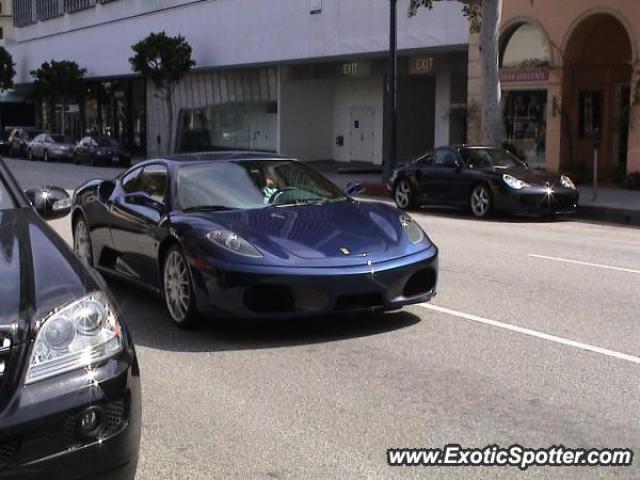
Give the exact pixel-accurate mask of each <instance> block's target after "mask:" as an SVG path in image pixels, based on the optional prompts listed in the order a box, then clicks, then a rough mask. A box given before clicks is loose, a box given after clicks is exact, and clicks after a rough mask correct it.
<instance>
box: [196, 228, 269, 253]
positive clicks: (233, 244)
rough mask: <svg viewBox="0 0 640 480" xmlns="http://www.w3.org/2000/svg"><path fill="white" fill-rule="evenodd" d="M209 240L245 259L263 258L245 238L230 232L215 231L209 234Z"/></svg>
mask: <svg viewBox="0 0 640 480" xmlns="http://www.w3.org/2000/svg"><path fill="white" fill-rule="evenodd" d="M207 238H208V239H209V240H211V241H212V242H213V243H215V244H216V245H218V246H220V247H222V248H224V249H225V250H228V251H230V252H233V253H236V254H238V255H242V256H243V257H253V258H261V257H262V254H261V253H260V252H259V251H258V249H256V247H254V246H253V245H251V244H250V243H249V242H247V241H246V240H245V239H244V238H242V237H241V236H239V235H238V234H236V233H233V232H231V231H229V230H223V229H219V230H214V231H213V232H209V233H207Z"/></svg>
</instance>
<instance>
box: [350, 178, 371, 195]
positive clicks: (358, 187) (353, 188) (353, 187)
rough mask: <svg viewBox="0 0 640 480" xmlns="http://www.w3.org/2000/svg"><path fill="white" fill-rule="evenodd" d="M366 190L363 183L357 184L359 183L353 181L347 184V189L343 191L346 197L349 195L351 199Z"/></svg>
mask: <svg viewBox="0 0 640 480" xmlns="http://www.w3.org/2000/svg"><path fill="white" fill-rule="evenodd" d="M366 189H367V187H366V186H365V184H364V183H362V182H359V181H357V180H356V181H355V182H349V183H348V184H347V188H346V189H345V193H346V194H347V195H349V196H350V197H353V196H355V195H360V194H362V193H364V192H365V190H366Z"/></svg>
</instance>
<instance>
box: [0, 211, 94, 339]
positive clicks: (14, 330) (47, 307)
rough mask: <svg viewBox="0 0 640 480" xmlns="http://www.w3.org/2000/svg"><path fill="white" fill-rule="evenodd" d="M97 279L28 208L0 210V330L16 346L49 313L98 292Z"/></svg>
mask: <svg viewBox="0 0 640 480" xmlns="http://www.w3.org/2000/svg"><path fill="white" fill-rule="evenodd" d="M97 288H98V283H97V281H96V278H95V277H94V276H93V275H92V274H91V273H90V272H89V271H88V270H87V269H86V268H85V267H84V266H83V265H82V264H81V263H80V261H79V260H78V259H77V258H76V256H75V255H74V254H73V252H72V251H71V250H70V249H69V247H68V246H67V245H66V244H65V243H64V241H63V240H62V239H61V238H60V237H59V236H58V235H57V234H56V233H55V232H54V231H53V230H52V229H51V228H50V227H49V226H48V225H47V224H46V223H45V222H44V221H43V220H42V219H41V218H40V217H39V216H38V214H37V213H35V212H34V211H33V209H31V208H21V209H15V210H0V330H2V331H4V332H6V333H9V334H11V335H12V336H13V341H14V343H21V342H24V341H26V340H27V339H29V336H30V334H31V332H32V330H33V326H34V325H35V322H36V321H37V320H38V319H41V318H43V317H44V316H45V315H46V314H47V313H49V312H51V311H52V310H53V309H55V308H57V307H60V306H63V305H65V304H67V303H69V302H71V301H73V300H76V299H78V298H80V297H82V296H83V295H85V294H87V293H89V292H91V291H93V290H96V289H97Z"/></svg>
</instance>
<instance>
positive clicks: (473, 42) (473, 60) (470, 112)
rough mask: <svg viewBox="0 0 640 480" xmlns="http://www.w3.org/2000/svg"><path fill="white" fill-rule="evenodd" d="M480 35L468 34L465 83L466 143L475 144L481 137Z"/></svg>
mask: <svg viewBox="0 0 640 480" xmlns="http://www.w3.org/2000/svg"><path fill="white" fill-rule="evenodd" d="M480 75H481V74H480V36H479V35H478V34H477V33H471V34H469V67H468V78H469V79H468V83H467V143H470V144H477V143H480V142H481V139H482V128H481V124H480V120H481V118H480V116H481V112H480V111H479V107H480V105H481V103H482V79H481V78H480Z"/></svg>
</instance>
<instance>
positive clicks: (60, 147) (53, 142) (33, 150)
mask: <svg viewBox="0 0 640 480" xmlns="http://www.w3.org/2000/svg"><path fill="white" fill-rule="evenodd" d="M74 148H75V143H74V141H73V139H72V138H71V137H70V136H69V135H59V134H55V133H41V134H40V135H37V136H36V137H35V138H34V139H33V140H31V142H29V145H28V149H27V157H28V158H29V160H35V159H37V158H41V159H42V160H44V161H45V162H48V161H49V160H69V161H71V160H73V151H74Z"/></svg>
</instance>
